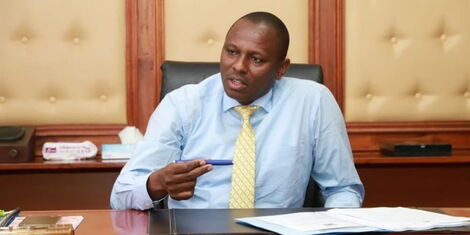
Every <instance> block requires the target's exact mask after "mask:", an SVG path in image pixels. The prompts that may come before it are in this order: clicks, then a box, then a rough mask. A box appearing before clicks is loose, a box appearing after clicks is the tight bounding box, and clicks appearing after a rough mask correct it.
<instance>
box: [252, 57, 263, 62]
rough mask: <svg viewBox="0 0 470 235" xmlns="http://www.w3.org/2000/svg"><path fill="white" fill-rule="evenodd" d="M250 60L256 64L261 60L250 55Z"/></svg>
mask: <svg viewBox="0 0 470 235" xmlns="http://www.w3.org/2000/svg"><path fill="white" fill-rule="evenodd" d="M251 60H252V61H253V62H254V63H256V64H259V63H261V62H263V61H262V60H261V59H260V58H256V57H252V58H251Z"/></svg>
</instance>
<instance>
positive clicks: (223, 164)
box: [175, 159, 233, 166]
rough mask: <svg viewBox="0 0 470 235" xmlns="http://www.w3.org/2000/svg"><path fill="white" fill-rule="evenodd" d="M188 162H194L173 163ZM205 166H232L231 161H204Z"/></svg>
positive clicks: (176, 161)
mask: <svg viewBox="0 0 470 235" xmlns="http://www.w3.org/2000/svg"><path fill="white" fill-rule="evenodd" d="M189 161H194V159H192V160H175V163H178V162H189ZM204 161H205V162H206V163H207V164H211V165H214V166H227V165H233V162H232V160H204Z"/></svg>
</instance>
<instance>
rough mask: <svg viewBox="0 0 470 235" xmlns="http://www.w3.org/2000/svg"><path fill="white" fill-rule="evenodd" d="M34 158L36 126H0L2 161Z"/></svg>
mask: <svg viewBox="0 0 470 235" xmlns="http://www.w3.org/2000/svg"><path fill="white" fill-rule="evenodd" d="M33 160H34V127H32V126H24V127H12V126H3V127H0V162H2V163H15V162H30V161H33Z"/></svg>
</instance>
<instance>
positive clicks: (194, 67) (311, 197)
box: [161, 61, 324, 207]
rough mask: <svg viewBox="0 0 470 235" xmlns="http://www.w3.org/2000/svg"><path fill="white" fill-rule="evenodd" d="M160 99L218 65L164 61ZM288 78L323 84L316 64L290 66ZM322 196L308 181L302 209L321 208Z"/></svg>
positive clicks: (199, 77)
mask: <svg viewBox="0 0 470 235" xmlns="http://www.w3.org/2000/svg"><path fill="white" fill-rule="evenodd" d="M161 69H162V75H163V79H162V80H163V81H162V83H163V84H162V90H161V98H163V97H164V96H165V95H166V94H168V93H169V92H170V91H172V90H174V89H177V88H179V87H181V86H183V85H186V84H196V83H199V82H200V81H202V80H204V79H205V78H207V77H209V76H210V75H212V74H215V73H218V72H219V63H214V62H180V61H165V62H164V63H163V64H162V67H161ZM286 76H288V77H296V78H300V79H308V80H312V81H315V82H318V83H323V71H322V69H321V66H320V65H317V64H291V65H290V66H289V69H288V70H287V72H286ZM323 205H324V200H323V196H322V194H321V192H320V190H319V188H318V185H317V184H316V183H315V181H314V180H313V179H310V181H309V183H308V187H307V193H306V195H305V202H304V207H323Z"/></svg>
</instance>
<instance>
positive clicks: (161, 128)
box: [111, 12, 364, 209]
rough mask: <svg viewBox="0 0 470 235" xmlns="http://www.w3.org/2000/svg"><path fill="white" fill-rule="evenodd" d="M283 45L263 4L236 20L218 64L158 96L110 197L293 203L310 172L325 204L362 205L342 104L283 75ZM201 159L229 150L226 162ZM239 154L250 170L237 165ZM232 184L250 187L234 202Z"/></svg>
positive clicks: (141, 204) (194, 203)
mask: <svg viewBox="0 0 470 235" xmlns="http://www.w3.org/2000/svg"><path fill="white" fill-rule="evenodd" d="M288 45H289V34H288V31H287V28H286V26H285V25H284V23H283V22H282V21H281V20H280V19H278V18H277V17H276V16H274V15H272V14H270V13H266V12H254V13H250V14H248V15H245V16H243V17H242V18H240V19H239V20H237V21H236V22H235V23H234V24H233V25H232V27H231V28H230V29H229V31H228V33H227V35H226V38H225V43H224V46H223V49H222V53H221V57H220V74H215V75H213V76H211V77H209V78H207V79H205V80H204V81H202V82H201V83H199V84H197V85H187V86H184V87H182V88H180V89H177V90H175V91H173V92H171V93H169V94H168V95H167V96H166V97H165V98H164V99H163V100H162V102H161V103H160V104H159V106H158V107H157V109H156V110H155V112H154V113H153V115H152V117H151V118H150V121H149V125H148V128H147V133H146V135H145V137H144V140H143V141H142V142H141V143H139V144H138V145H137V147H136V150H135V152H134V156H133V157H132V159H130V160H129V162H128V163H127V164H126V166H125V167H124V168H123V170H122V171H121V174H120V176H119V177H118V179H117V180H116V183H115V185H114V188H113V192H112V194H111V206H112V207H113V208H115V209H126V208H135V209H148V208H151V207H152V206H153V204H155V203H156V202H158V201H160V200H162V199H164V198H166V197H168V198H169V199H168V205H169V207H170V208H228V207H230V208H235V207H269V208H275V207H281V208H282V207H301V206H302V205H303V200H304V195H305V190H306V187H307V183H308V181H309V178H310V177H313V178H314V179H315V181H316V182H317V183H318V185H319V186H320V188H321V190H322V193H323V196H324V198H325V206H326V207H359V206H361V203H362V200H363V195H364V188H363V186H362V183H361V181H360V179H359V177H358V175H357V172H356V169H355V168H354V163H353V160H352V154H351V149H350V145H349V140H348V137H347V133H346V130H345V126H344V120H343V117H342V115H341V111H340V109H339V108H338V105H337V104H336V102H335V100H334V97H333V96H332V95H331V93H330V92H329V91H328V89H326V88H325V87H324V86H322V85H321V84H317V83H315V82H312V81H307V80H300V79H294V78H287V77H283V74H284V73H285V72H286V70H287V67H288V66H289V63H290V61H289V59H286V54H287V49H288ZM239 107H240V108H239ZM242 108H243V109H245V108H246V109H250V110H251V111H249V112H250V114H248V115H247V116H245V115H244V114H242V111H240V109H242ZM239 112H240V113H239ZM241 115H242V116H243V118H242V117H241ZM242 119H243V121H242ZM242 122H243V125H242ZM242 126H243V128H242ZM242 132H243V133H248V134H243V135H244V136H245V137H246V136H249V137H250V136H251V137H250V138H248V139H250V141H249V144H247V145H248V146H250V147H247V148H248V149H252V151H248V152H250V153H249V154H239V153H240V151H241V150H240V149H241V147H239V143H238V142H239V141H242V140H240V139H243V138H242V137H238V134H239V133H242ZM240 136H242V134H240ZM245 139H246V138H245ZM246 156H250V157H246ZM249 158H252V159H253V160H251V161H250V160H249ZM206 159H225V160H232V159H233V165H224V166H215V165H211V164H207V163H206ZM240 159H242V160H240ZM247 159H248V160H247ZM175 160H188V161H185V162H177V163H175V162H174V161H175ZM241 161H247V162H250V163H249V165H250V167H251V168H250V169H251V170H245V169H243V168H240V166H241V165H243V164H245V163H243V164H241V163H240V162H241ZM240 169H242V170H240ZM250 171H251V172H252V173H250V174H253V177H251V178H252V179H248V180H246V181H249V182H250V180H252V181H254V182H252V183H251V186H238V185H239V184H240V182H239V180H238V181H237V178H238V177H246V176H245V175H250V174H245V175H244V174H240V172H250ZM248 178H249V177H248ZM242 181H245V179H243V180H242ZM242 184H243V183H242ZM235 185H237V186H235ZM239 187H248V188H250V187H251V188H250V190H248V191H249V192H245V191H246V190H239V191H243V193H245V195H251V196H247V197H248V198H249V200H248V201H249V202H248V204H246V205H245V206H237V203H236V202H234V201H236V200H238V199H237V197H238V196H236V194H237V189H238V188H239ZM243 197H245V196H243ZM250 200H251V201H250Z"/></svg>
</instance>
